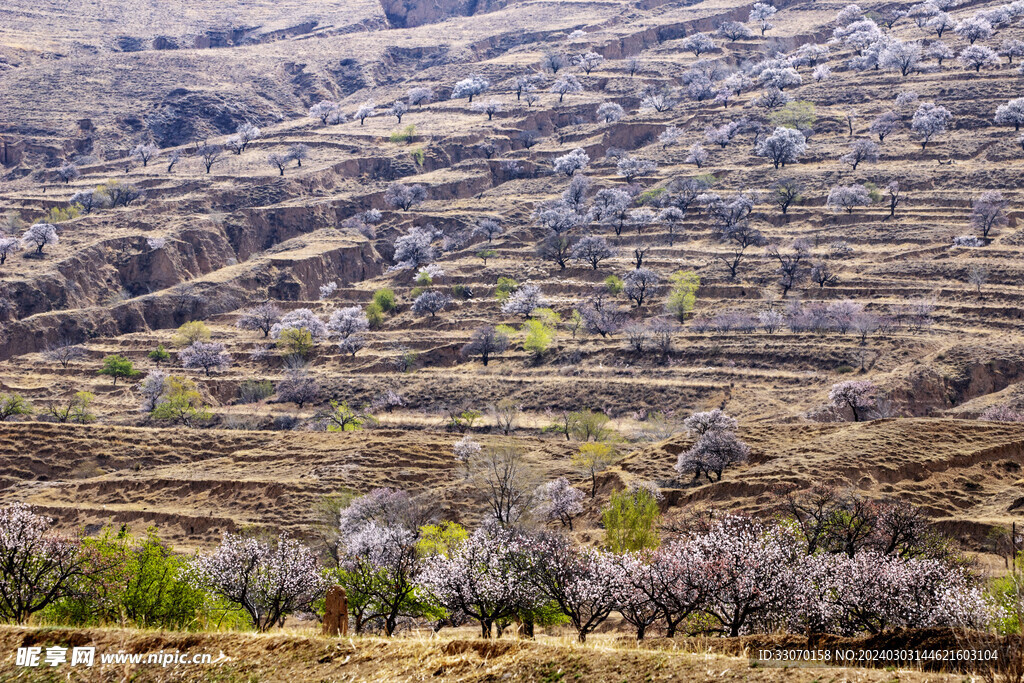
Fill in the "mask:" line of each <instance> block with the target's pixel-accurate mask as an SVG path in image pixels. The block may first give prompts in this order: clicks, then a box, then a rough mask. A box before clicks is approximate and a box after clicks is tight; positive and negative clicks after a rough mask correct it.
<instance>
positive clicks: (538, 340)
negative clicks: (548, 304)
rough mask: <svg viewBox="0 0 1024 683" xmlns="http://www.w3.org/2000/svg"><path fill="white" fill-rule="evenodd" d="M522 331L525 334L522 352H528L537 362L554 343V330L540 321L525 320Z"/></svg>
mask: <svg viewBox="0 0 1024 683" xmlns="http://www.w3.org/2000/svg"><path fill="white" fill-rule="evenodd" d="M536 310H541V309H536ZM522 331H523V332H525V333H526V337H525V338H524V339H523V350H524V351H527V352H529V353H530V354H531V355H532V356H533V358H534V360H539V359H540V358H541V357H542V356H543V355H544V353H545V352H546V351H547V350H548V349H549V348H551V345H552V344H553V343H554V341H555V334H556V332H555V328H554V327H553V326H551V325H549V324H547V323H545V322H544V321H543V320H540V319H536V318H534V319H531V320H527V321H526V322H525V323H523V328H522Z"/></svg>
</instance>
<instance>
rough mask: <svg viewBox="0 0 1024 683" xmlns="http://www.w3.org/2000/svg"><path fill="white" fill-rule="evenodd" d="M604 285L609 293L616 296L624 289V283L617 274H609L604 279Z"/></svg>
mask: <svg viewBox="0 0 1024 683" xmlns="http://www.w3.org/2000/svg"><path fill="white" fill-rule="evenodd" d="M604 287H605V289H607V290H608V293H609V294H612V295H614V296H618V295H619V294H622V290H623V289H625V287H626V283H625V282H623V281H622V278H621V277H619V276H618V275H609V276H608V277H606V278H605V279H604Z"/></svg>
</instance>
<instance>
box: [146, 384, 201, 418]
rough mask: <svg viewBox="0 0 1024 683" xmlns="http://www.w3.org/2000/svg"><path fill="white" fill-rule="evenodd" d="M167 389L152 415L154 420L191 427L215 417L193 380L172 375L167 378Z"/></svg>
mask: <svg viewBox="0 0 1024 683" xmlns="http://www.w3.org/2000/svg"><path fill="white" fill-rule="evenodd" d="M166 387H167V388H166V389H165V390H164V393H163V395H162V396H161V397H160V399H159V400H158V401H157V404H156V407H155V408H154V409H153V412H151V413H150V416H152V417H153V419H155V420H170V421H172V422H175V423H177V424H182V425H185V426H186V427H191V426H193V425H194V424H195V423H196V422H197V421H199V420H208V419H210V418H211V417H212V416H213V414H212V413H211V412H210V411H209V410H208V409H207V406H206V403H205V402H204V401H203V396H202V394H200V393H199V389H198V388H197V386H196V383H195V382H194V381H193V380H192V379H190V378H188V377H179V376H177V375H171V376H170V377H168V378H167V383H166Z"/></svg>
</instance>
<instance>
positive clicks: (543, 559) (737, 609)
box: [0, 411, 1001, 641]
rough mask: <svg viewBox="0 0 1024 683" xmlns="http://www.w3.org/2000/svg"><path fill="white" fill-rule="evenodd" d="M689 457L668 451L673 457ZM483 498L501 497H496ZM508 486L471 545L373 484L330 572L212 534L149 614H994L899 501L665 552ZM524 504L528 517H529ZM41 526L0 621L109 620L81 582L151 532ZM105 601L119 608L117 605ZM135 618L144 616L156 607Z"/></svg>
mask: <svg viewBox="0 0 1024 683" xmlns="http://www.w3.org/2000/svg"><path fill="white" fill-rule="evenodd" d="M735 425H736V423H735V420H733V419H731V418H729V417H728V416H726V415H724V414H723V413H721V411H710V412H707V413H697V414H695V415H693V416H692V417H691V418H689V419H688V420H687V421H686V427H687V429H689V430H690V432H691V434H692V435H694V436H695V437H696V438H697V439H698V441H697V443H698V444H700V443H701V441H702V440H704V439H706V438H708V437H712V438H716V439H721V438H723V437H726V436H727V435H731V434H732V430H733V429H734V428H735ZM464 442H465V443H464ZM470 446H473V447H472V448H470ZM460 449H462V450H463V451H465V452H466V453H465V458H466V459H467V462H472V461H474V460H477V459H481V458H482V459H483V461H484V462H491V463H493V464H495V465H498V464H499V463H503V464H504V465H507V464H509V463H512V462H515V460H514V458H513V459H512V460H508V459H505V458H498V459H494V458H491V457H489V456H487V455H486V451H485V450H484V449H481V448H480V447H479V444H476V443H475V442H472V441H471V440H470V439H469V438H468V437H464V438H463V440H462V441H461V442H459V443H457V444H456V449H455V450H456V452H459V450H460ZM692 457H693V456H690V455H684V456H680V462H681V463H682V462H684V460H687V459H692ZM476 471H477V472H478V473H479V476H483V477H485V478H490V479H491V480H492V481H493V482H495V484H498V483H500V484H501V485H502V486H506V487H513V488H511V489H508V491H511V490H514V488H515V487H523V486H531V485H533V484H532V483H531V482H530V480H529V479H528V478H523V475H522V473H516V474H513V473H512V472H513V471H512V470H507V469H503V467H497V468H494V467H491V468H487V469H484V470H476ZM473 476H478V475H473ZM495 477H498V478H497V479H495ZM480 490H482V491H489V494H490V495H499V492H498V490H497V489H495V488H493V487H491V488H490V489H487V488H484V489H480ZM518 490H520V491H521V492H522V493H521V494H520V498H519V499H518V502H513V500H512V499H509V504H510V505H511V506H512V507H509V508H508V510H512V509H513V507H516V506H519V505H524V507H522V508H521V509H520V510H519V512H517V513H516V514H514V515H511V516H509V515H502V516H501V517H489V518H487V519H485V520H484V521H483V522H482V523H481V524H480V526H479V527H478V528H476V529H475V530H473V531H472V532H467V531H466V530H463V529H462V528H461V527H460V526H459V525H457V524H453V523H451V522H444V523H440V524H439V523H438V522H437V520H436V511H435V508H433V507H432V506H431V505H429V504H427V501H426V500H425V499H419V498H415V497H413V496H410V495H409V494H407V493H406V492H404V491H401V490H395V489H386V488H380V489H375V490H373V491H371V492H369V493H367V494H366V495H363V496H358V497H356V498H354V499H352V500H351V502H350V503H349V504H348V505H347V506H345V507H344V508H343V509H342V510H341V512H340V514H339V515H338V517H337V520H336V522H335V524H336V531H335V533H333V534H331V535H329V538H331V539H334V540H331V541H330V543H331V544H332V545H331V547H330V548H327V549H326V550H327V552H326V556H329V557H331V558H333V559H332V561H331V562H330V563H329V566H323V565H321V564H320V561H319V560H318V559H317V553H316V552H314V551H313V549H311V548H309V547H307V546H306V545H304V544H303V543H301V542H299V541H298V540H296V539H293V538H290V537H288V536H287V535H284V534H282V535H281V536H279V537H278V538H277V539H274V540H270V541H263V540H258V539H255V538H247V537H244V536H238V535H232V534H225V535H224V537H223V539H222V541H221V543H220V544H219V545H218V546H217V547H216V548H214V549H213V550H212V551H209V552H203V553H199V554H198V555H196V556H195V557H194V558H192V559H182V560H173V562H175V563H177V565H176V566H180V569H176V570H175V571H174V572H168V571H164V570H160V571H159V572H158V573H157V574H156V575H153V576H151V577H150V579H149V580H152V581H157V582H158V585H160V586H163V587H164V589H166V590H168V591H171V592H172V593H173V595H175V596H177V597H176V599H177V600H179V603H180V605H183V607H182V609H184V610H185V613H184V614H182V613H181V612H180V611H178V612H175V613H174V614H173V615H170V616H168V615H164V617H161V618H164V619H169V620H172V621H173V620H175V619H186V620H187V619H188V614H187V612H188V611H189V610H191V611H192V612H193V616H194V615H195V614H197V613H199V612H200V611H202V610H203V609H204V608H203V604H204V602H205V600H204V599H203V598H202V595H204V594H208V595H210V596H217V598H218V599H219V600H222V601H225V602H227V603H229V604H232V605H235V606H236V607H237V608H238V609H239V610H241V611H242V612H243V613H244V615H245V617H244V619H242V620H241V621H239V622H238V623H239V624H247V625H249V626H250V627H252V628H256V629H257V630H261V631H264V630H267V629H269V628H272V627H275V626H280V625H281V624H282V623H283V621H284V619H285V618H286V617H287V616H288V615H289V614H291V613H294V612H297V611H309V610H312V609H314V607H315V604H316V601H317V600H318V599H320V598H321V597H322V596H323V594H324V592H325V591H326V589H327V587H328V586H329V585H330V584H331V583H335V582H337V583H340V584H341V585H342V586H343V587H344V588H345V589H346V592H347V595H348V601H349V610H350V613H351V614H352V616H353V618H354V622H355V631H356V633H361V632H364V631H366V630H368V629H379V630H381V631H382V632H384V633H385V634H387V635H392V634H394V633H396V632H397V631H398V629H399V628H400V625H401V624H402V623H403V622H408V621H409V620H417V619H419V620H425V621H435V622H437V623H441V622H440V621H438V620H443V621H446V622H447V623H460V622H462V621H466V620H472V621H475V622H477V624H478V625H479V628H480V634H481V635H482V636H483V637H485V638H487V637H490V636H491V635H493V633H494V632H495V630H496V631H497V633H498V634H499V635H500V633H501V632H502V630H504V628H505V627H507V626H508V625H509V624H510V623H511V622H512V621H518V622H519V623H521V624H522V626H523V631H524V633H526V634H527V635H532V633H533V629H534V627H535V626H551V625H556V624H567V625H569V626H570V627H571V628H572V629H573V630H574V631H575V633H576V634H577V637H578V638H579V640H580V641H584V640H586V638H587V636H588V635H589V634H590V633H592V632H593V631H594V630H595V629H597V628H598V627H600V626H601V625H602V624H604V623H605V622H606V621H607V620H608V618H609V617H610V616H611V615H612V614H613V613H618V614H620V615H622V617H623V618H624V621H625V623H627V624H629V625H630V626H631V627H632V628H633V629H635V631H636V635H637V637H638V638H643V637H644V635H645V634H646V633H649V632H650V631H651V630H653V629H658V630H662V631H664V632H665V633H666V634H667V635H668V636H670V637H671V636H673V635H675V634H677V633H678V632H680V631H683V632H686V633H706V634H718V635H724V636H737V635H742V634H745V633H755V632H775V631H778V630H780V629H781V630H789V631H791V632H797V633H802V632H806V631H812V632H829V633H836V634H841V635H855V634H859V633H880V632H882V631H885V630H889V629H895V628H923V627H929V626H953V627H972V628H980V627H985V626H986V625H988V624H990V623H992V622H993V620H994V619H996V618H998V617H1000V616H1001V612H1000V608H999V607H998V606H997V605H996V604H995V603H993V602H990V601H989V599H988V598H987V597H986V594H985V591H984V586H983V585H982V583H981V581H980V579H979V578H978V576H976V575H975V574H974V573H972V572H971V571H970V570H969V569H968V568H967V566H966V565H965V564H964V563H963V562H961V561H960V560H959V559H958V556H957V555H956V553H955V552H954V551H953V550H952V548H951V546H950V545H949V542H948V541H945V540H944V539H942V538H941V537H940V536H938V534H937V532H936V531H934V530H933V529H932V528H931V527H930V526H929V525H928V523H927V522H926V521H925V519H924V517H923V515H922V514H921V512H920V511H919V510H917V509H916V508H914V507H912V506H910V505H908V504H906V503H889V502H884V501H873V500H869V499H865V498H863V497H860V496H859V495H857V494H855V493H847V492H843V491H841V490H839V489H835V488H829V487H825V486H817V487H816V488H815V489H814V490H812V491H808V492H804V493H795V492H789V493H786V494H782V495H780V496H779V497H778V499H777V510H778V512H779V514H780V515H781V516H780V517H777V518H775V519H774V521H765V520H759V519H755V518H751V517H745V516H737V515H724V516H714V517H711V518H703V517H702V518H700V520H699V521H698V520H695V522H694V523H692V524H688V525H685V526H684V527H683V528H682V529H681V530H679V529H677V530H674V531H671V532H667V534H666V536H665V537H664V538H661V539H659V538H658V534H657V530H656V529H652V531H653V532H654V533H653V534H650V533H649V534H648V535H646V536H642V537H641V538H646V539H647V540H645V541H644V542H643V543H642V545H641V546H638V547H633V548H628V547H627V548H619V549H618V550H617V551H613V550H611V549H608V548H604V547H601V546H584V545H581V544H579V543H577V542H575V541H574V540H572V539H571V538H570V537H569V536H567V535H565V534H564V531H563V530H568V529H570V528H571V523H572V519H573V518H574V517H576V516H578V515H579V514H580V513H581V511H582V507H581V501H582V500H583V499H584V494H583V492H581V491H579V490H577V489H575V488H574V487H572V486H571V485H570V484H569V482H568V481H567V480H565V479H556V480H553V481H551V482H550V483H547V484H541V485H539V487H538V488H537V491H536V494H528V495H525V497H523V494H526V492H527V491H528V489H522V488H520V489H518ZM648 490H649V489H646V488H642V487H641V488H638V489H636V490H635V491H636V492H639V493H635V494H634V495H639V496H641V497H642V496H647V495H648V494H647V493H645V492H646V491H648ZM652 490H653V492H654V495H660V494H658V493H657V489H652ZM500 495H502V496H505V495H507V493H501V494H500ZM534 499H535V500H537V501H538V502H539V504H538V505H537V506H536V509H535V510H531V509H529V508H528V507H525V506H527V505H528V504H529V501H531V500H534ZM650 500H655V498H650ZM606 519H610V518H606ZM50 524H51V520H48V519H47V518H45V517H43V516H41V515H39V514H37V513H36V512H34V511H33V510H32V509H31V508H29V507H28V506H26V505H22V504H16V505H13V506H9V507H6V508H0V619H3V620H7V621H14V622H24V621H26V620H27V619H28V618H29V617H31V616H32V615H34V614H37V613H40V612H43V611H44V610H47V609H50V610H54V609H57V607H55V606H61V605H66V604H68V603H67V601H68V600H72V599H73V600H78V601H82V600H85V601H86V603H85V605H84V606H85V607H86V608H87V609H86V611H88V610H91V609H96V610H102V609H105V608H104V607H102V605H103V601H102V600H100V599H99V597H90V596H91V595H92V594H91V593H89V592H88V591H84V592H83V586H87V585H94V584H96V582H100V583H102V582H104V581H109V580H110V578H109V577H112V576H114V575H116V573H117V572H118V571H121V570H123V569H124V566H125V564H124V563H131V562H138V558H139V555H138V553H140V552H149V551H148V550H146V549H147V548H150V549H152V548H157V547H160V546H159V542H158V541H157V540H156V539H155V538H154V537H150V539H148V541H147V543H145V544H143V545H142V546H141V547H140V546H136V545H134V544H133V543H132V542H129V541H125V540H124V537H122V536H120V535H119V536H117V537H116V538H112V537H110V536H104V537H103V539H101V540H100V541H96V542H94V541H92V540H90V539H82V538H80V537H70V536H63V535H60V534H58V533H56V532H54V531H53V530H52V529H51V527H50ZM552 527H553V529H552ZM154 544H156V545H154ZM160 557H162V558H164V559H163V560H161V561H162V562H171V561H172V560H171V559H170V558H171V557H172V556H170V555H160ZM151 561H155V559H154V560H151ZM131 566H136V565H131ZM117 599H118V600H122V599H123V600H129V599H131V596H130V595H128V594H124V595H123V596H122V594H120V593H118V594H117ZM90 600H95V601H96V602H95V605H93V603H92V602H89V601H90ZM133 604H134V603H133ZM176 604H177V603H176ZM180 605H179V606H180ZM133 609H138V607H137V606H136V607H134V608H133ZM149 609H150V613H151V616H152V618H154V619H156V618H157V616H158V615H157V612H158V611H157V612H154V611H153V610H154V609H155V608H153V606H152V605H150V608H149ZM168 609H169V608H168ZM48 614H49V612H48ZM160 614H162V613H160ZM114 618H117V617H116V616H115V617H114ZM158 621H159V620H158ZM160 623H164V622H160Z"/></svg>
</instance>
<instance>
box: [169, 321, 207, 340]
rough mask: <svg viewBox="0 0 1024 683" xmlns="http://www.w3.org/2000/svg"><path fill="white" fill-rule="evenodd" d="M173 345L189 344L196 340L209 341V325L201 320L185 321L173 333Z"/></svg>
mask: <svg viewBox="0 0 1024 683" xmlns="http://www.w3.org/2000/svg"><path fill="white" fill-rule="evenodd" d="M173 341H174V345H175V346H191V345H192V344H194V343H195V342H197V341H210V327H209V326H208V325H207V324H206V323H204V322H203V321H202V320H193V321H191V322H187V323H185V324H184V325H182V326H181V327H179V328H178V331H177V332H175V334H174V340H173Z"/></svg>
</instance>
